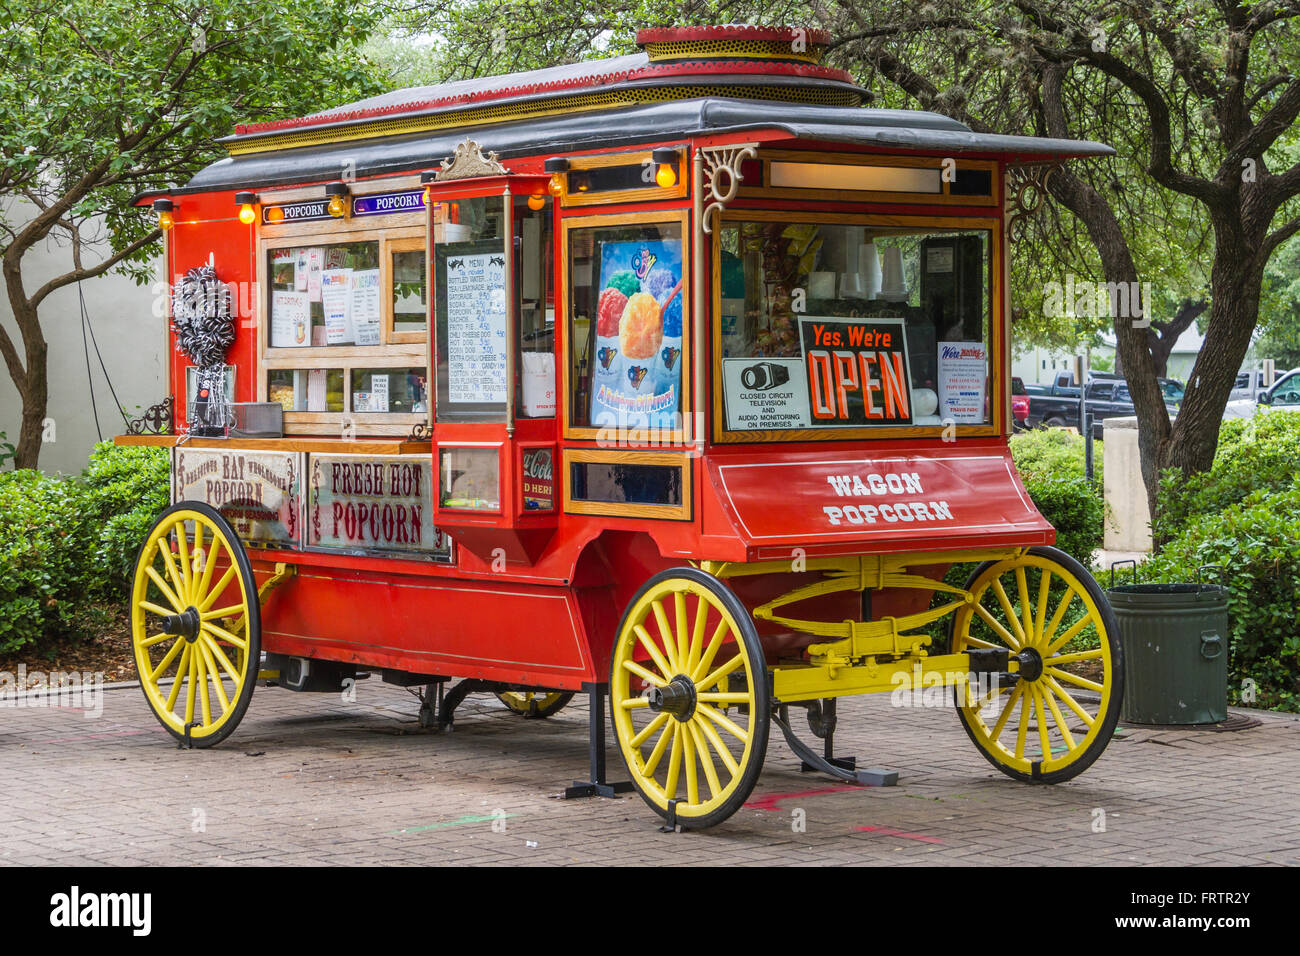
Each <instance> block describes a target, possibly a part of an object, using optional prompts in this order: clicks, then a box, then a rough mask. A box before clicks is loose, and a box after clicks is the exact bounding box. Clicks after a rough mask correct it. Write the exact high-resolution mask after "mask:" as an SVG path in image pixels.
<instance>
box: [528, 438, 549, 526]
mask: <svg viewBox="0 0 1300 956" xmlns="http://www.w3.org/2000/svg"><path fill="white" fill-rule="evenodd" d="M554 476H555V452H554V450H553V449H551V448H530V449H526V450H525V451H524V460H523V475H522V480H523V491H524V510H525V511H553V510H554V509H555V477H554Z"/></svg>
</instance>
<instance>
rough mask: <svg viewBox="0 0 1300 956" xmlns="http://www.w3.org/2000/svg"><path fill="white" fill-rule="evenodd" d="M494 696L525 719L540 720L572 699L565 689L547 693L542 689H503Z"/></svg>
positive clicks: (555, 711)
mask: <svg viewBox="0 0 1300 956" xmlns="http://www.w3.org/2000/svg"><path fill="white" fill-rule="evenodd" d="M496 698H497V700H499V701H501V703H503V704H505V705H506V707H507V708H509V709H510V710H511V711H513V712H514V713H516V714H518V715H519V716H521V717H523V718H525V719H528V720H542V719H544V718H546V717H550V716H552V715H554V714H558V713H559V712H560V711H561V710H563V709H564V706H565V705H566V704H567V703H568V702H569V701H571V700H573V694H571V693H568V692H566V691H555V692H554V693H550V694H548V693H546V692H544V691H531V690H524V691H514V690H505V691H501V693H499V694H497V695H496Z"/></svg>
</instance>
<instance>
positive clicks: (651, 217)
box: [555, 209, 695, 445]
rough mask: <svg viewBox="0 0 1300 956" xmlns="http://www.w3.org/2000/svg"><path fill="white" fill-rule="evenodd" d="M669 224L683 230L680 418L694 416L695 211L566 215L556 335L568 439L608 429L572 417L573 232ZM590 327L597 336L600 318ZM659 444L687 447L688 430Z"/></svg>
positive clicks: (660, 436)
mask: <svg viewBox="0 0 1300 956" xmlns="http://www.w3.org/2000/svg"><path fill="white" fill-rule="evenodd" d="M664 224H676V225H678V226H679V227H680V228H681V243H682V343H683V345H682V392H681V399H680V401H679V404H678V409H677V411H678V414H679V415H680V416H681V419H682V421H683V422H686V421H688V420H689V417H688V416H690V415H691V413H692V412H693V411H694V405H693V402H694V401H695V396H694V389H693V385H692V383H693V382H694V379H693V378H692V375H693V372H692V367H693V363H694V361H695V358H694V355H693V354H692V353H693V352H694V349H693V348H691V347H689V346H688V345H687V344H686V343H693V342H694V339H693V338H692V336H693V334H694V333H693V331H692V330H693V328H694V324H693V323H694V322H695V316H694V314H693V310H692V304H693V302H692V299H691V298H690V297H689V295H688V293H690V289H691V283H692V281H693V277H692V272H691V256H692V255H693V254H694V252H693V250H692V248H691V229H690V210H688V209H666V210H657V211H655V212H644V213H616V214H612V215H595V216H587V215H583V216H565V217H564V218H563V219H561V220H560V223H559V230H560V243H561V245H560V248H559V250H558V254H559V256H560V289H559V290H558V292H559V294H558V295H557V297H556V299H557V301H558V302H560V303H561V304H562V305H563V312H562V313H557V315H556V321H555V325H556V329H557V334H559V335H561V336H562V339H563V341H562V342H561V344H560V350H559V358H560V365H561V368H560V383H559V384H560V393H559V395H557V399H558V400H559V403H560V405H559V409H557V411H562V412H563V415H562V416H561V417H562V421H561V434H562V435H563V437H565V438H577V439H588V440H592V441H599V440H600V439H601V438H603V437H604V433H606V432H607V431H608V429H605V428H601V427H598V426H594V425H573V424H571V423H570V419H571V417H572V414H573V393H572V391H571V388H570V386H571V383H572V373H571V369H572V358H573V356H572V354H571V347H572V344H573V343H572V342H571V340H570V328H569V326H570V318H571V315H570V313H571V312H572V308H573V305H572V287H571V285H570V263H569V233H570V231H572V230H574V229H603V228H607V227H617V226H660V225H664ZM590 320H591V328H590V331H589V333H588V334H589V335H594V334H595V331H596V316H595V315H592V316H590ZM655 434H656V440H657V441H658V442H659V443H660V444H670V445H678V444H686V443H687V439H686V437H685V429H682V428H678V429H674V430H672V431H671V432H666V431H661V432H656V433H655Z"/></svg>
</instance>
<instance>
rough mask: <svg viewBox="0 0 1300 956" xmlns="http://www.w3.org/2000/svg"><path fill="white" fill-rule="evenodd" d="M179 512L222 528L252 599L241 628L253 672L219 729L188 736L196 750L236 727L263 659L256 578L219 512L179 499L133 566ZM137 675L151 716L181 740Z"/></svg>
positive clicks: (218, 740)
mask: <svg viewBox="0 0 1300 956" xmlns="http://www.w3.org/2000/svg"><path fill="white" fill-rule="evenodd" d="M178 511H194V512H197V513H198V514H201V515H203V516H204V517H205V518H207V519H208V520H210V521H211V522H212V523H213V524H215V525H216V526H217V527H218V528H219V529H221V533H222V535H224V536H225V537H226V540H227V541H229V543H230V545H231V548H230V551H231V553H232V554H233V555H234V558H235V565H236V567H237V571H236V572H235V573H236V574H238V575H239V576H240V577H241V578H242V579H243V581H244V586H245V588H246V589H247V593H248V594H250V595H252V600H250V601H249V602H248V621H247V624H246V626H245V628H244V631H245V634H246V635H247V637H248V652H247V654H248V660H249V661H250V662H251V668H252V674H251V676H250V677H247V678H245V680H244V686H243V688H242V689H241V690H240V693H239V696H238V697H237V698H236V699H235V701H234V714H233V716H232V717H231V718H230V720H227V721H226V722H225V723H224V724H223V725H222V726H221V728H220V729H219V730H218V731H216V732H215V733H213V734H211V735H209V736H207V737H197V738H196V737H191V738H190V745H191V746H193V747H194V748H196V749H206V748H208V747H215V746H216V745H217V744H219V743H221V742H222V741H223V740H225V739H226V738H227V737H229V736H230V735H231V734H232V733H233V732H234V730H235V728H236V727H238V726H239V724H240V722H241V721H242V720H243V719H244V714H245V713H246V712H247V710H248V705H249V702H250V701H252V699H253V689H254V688H255V687H256V686H257V671H258V668H259V667H260V666H261V660H262V606H261V604H260V602H259V601H258V600H257V579H256V578H255V577H254V576H253V565H252V563H251V562H250V561H249V560H248V552H247V551H246V550H245V549H244V546H243V544H242V542H241V541H240V540H239V535H238V534H237V533H236V531H235V529H234V528H232V527H231V526H230V522H229V521H227V520H226V519H225V518H223V517H222V516H221V513H220V512H219V511H217V510H216V509H215V508H212V507H211V506H209V505H206V504H204V503H202V502H199V501H178V502H176V504H174V505H172V506H171V507H170V508H168V509H167V510H166V511H164V512H162V514H160V515H158V517H157V518H155V519H154V523H153V525H152V526H151V527H150V529H149V535H148V536H147V537H146V538H145V542H144V544H141V545H140V550H139V551H137V552H136V556H135V563H136V566H137V567H138V566H139V564H140V561H141V560H142V559H143V558H144V548H145V544H147V543H148V541H149V538H150V537H152V536H153V530H154V529H155V528H157V527H158V525H160V524H161V523H162V522H163V521H165V520H166V519H167V518H169V517H170V516H171V515H173V514H175V513H176V512H178ZM133 643H134V641H133ZM132 657H133V658H134V653H133V654H132ZM136 677H137V679H139V680H140V693H141V694H144V699H145V704H146V705H147V706H148V707H149V712H150V713H151V714H153V715H154V717H155V719H157V721H158V723H160V724H162V727H163V729H164V730H166V731H167V733H168V734H170V735H171V736H172V737H173V738H174V739H175V740H178V741H184V740H185V735H184V734H183V733H178V732H177V731H176V730H175V729H174V728H172V727H171V726H169V725H168V724H167V723H165V722H164V721H163V719H162V717H161V716H159V715H158V713H157V712H156V711H155V710H154V709H153V704H152V703H151V702H150V700H149V695H148V693H146V692H145V689H144V680H143V675H142V674H140V673H139V665H138V664H137V668H136Z"/></svg>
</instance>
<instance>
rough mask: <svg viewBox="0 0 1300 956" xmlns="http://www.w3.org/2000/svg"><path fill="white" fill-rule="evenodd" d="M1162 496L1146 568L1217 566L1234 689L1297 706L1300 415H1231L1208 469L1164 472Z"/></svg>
mask: <svg viewBox="0 0 1300 956" xmlns="http://www.w3.org/2000/svg"><path fill="white" fill-rule="evenodd" d="M1159 506H1160V517H1159V518H1158V519H1157V526H1158V528H1160V529H1162V530H1163V531H1164V533H1165V535H1166V538H1167V540H1166V541H1165V542H1164V544H1163V545H1162V546H1161V547H1160V548H1159V550H1158V551H1157V552H1156V553H1155V554H1154V555H1152V557H1151V558H1150V559H1149V560H1148V561H1147V562H1146V563H1145V564H1143V566H1142V576H1143V578H1144V579H1150V580H1153V581H1168V582H1183V581H1195V580H1196V572H1197V569H1198V568H1200V567H1202V566H1205V565H1217V566H1218V567H1219V568H1221V569H1222V571H1216V572H1211V574H1210V576H1211V578H1212V579H1214V580H1219V581H1220V582H1221V583H1223V584H1225V585H1226V586H1227V588H1228V592H1229V597H1228V616H1229V621H1230V627H1231V631H1232V634H1231V644H1230V654H1229V658H1228V667H1229V681H1228V690H1229V695H1230V699H1231V700H1232V702H1233V703H1244V704H1253V705H1254V706H1258V707H1268V708H1270V709H1274V710H1287V711H1292V712H1300V415H1298V414H1295V413H1293V412H1279V411H1268V410H1262V411H1261V412H1260V414H1259V415H1257V416H1256V417H1255V418H1253V419H1249V420H1242V419H1232V420H1229V421H1227V422H1225V423H1224V424H1223V427H1222V430H1221V432H1220V439H1219V448H1218V451H1217V453H1216V455H1215V460H1214V465H1213V466H1212V467H1211V469H1210V470H1209V471H1208V472H1205V473H1204V474H1199V475H1193V476H1191V477H1190V478H1188V477H1183V476H1182V475H1181V473H1178V472H1173V471H1171V472H1167V473H1166V474H1165V475H1163V476H1162V479H1161V483H1160V502H1159ZM1247 680H1250V681H1253V682H1254V685H1255V700H1253V701H1252V700H1250V699H1249V697H1248V696H1247V697H1243V682H1244V681H1247Z"/></svg>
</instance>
